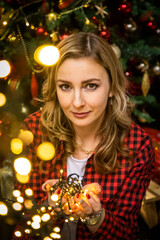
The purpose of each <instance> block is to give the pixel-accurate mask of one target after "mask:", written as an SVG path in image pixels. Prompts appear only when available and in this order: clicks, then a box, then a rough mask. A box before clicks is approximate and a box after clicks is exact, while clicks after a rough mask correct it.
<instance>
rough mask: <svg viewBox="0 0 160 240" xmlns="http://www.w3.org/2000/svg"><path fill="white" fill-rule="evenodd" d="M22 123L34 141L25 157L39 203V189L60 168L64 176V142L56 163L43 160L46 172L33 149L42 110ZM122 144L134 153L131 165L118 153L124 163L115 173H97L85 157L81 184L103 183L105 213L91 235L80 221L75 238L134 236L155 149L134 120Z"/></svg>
mask: <svg viewBox="0 0 160 240" xmlns="http://www.w3.org/2000/svg"><path fill="white" fill-rule="evenodd" d="M24 124H25V128H27V129H28V130H30V131H32V133H33V134H34V140H33V143H32V144H31V145H30V146H29V149H28V158H29V159H30V160H31V161H32V172H31V177H30V181H29V183H28V185H29V187H30V188H32V189H33V191H34V197H35V199H36V200H37V202H41V201H43V200H44V199H46V198H47V196H46V193H44V192H43V191H42V188H41V186H42V184H43V183H44V182H45V181H46V180H48V179H57V178H59V176H60V169H63V170H64V179H66V178H67V171H66V170H67V169H66V168H67V167H66V163H63V162H62V161H61V156H62V154H63V152H64V149H63V144H60V151H59V154H58V156H57V161H56V163H55V159H53V160H51V161H47V162H44V168H45V172H41V170H40V168H39V159H38V158H37V156H36V149H37V147H38V145H39V144H40V143H41V142H42V134H41V113H40V112H36V113H33V114H31V115H30V116H29V117H28V118H26V119H25V121H24ZM60 143H62V142H60ZM125 144H126V145H127V146H128V147H129V148H131V149H133V150H134V151H135V153H136V155H135V158H134V163H133V165H132V166H131V165H130V164H129V163H128V160H127V159H125V158H122V157H121V156H119V155H118V161H119V162H120V163H122V164H123V167H122V168H120V169H117V170H116V171H115V172H114V173H110V174H99V173H98V172H97V171H96V169H95V168H94V166H93V155H92V156H91V157H90V158H89V159H88V161H87V165H86V169H85V174H84V177H83V185H86V184H89V183H93V182H97V183H99V184H100V185H101V186H102V192H101V196H100V199H101V203H102V205H103V207H104V209H105V211H106V215H105V219H104V221H103V223H102V225H101V226H100V228H99V229H98V231H97V232H96V233H94V234H92V233H90V232H89V230H88V229H87V227H86V226H85V225H84V224H82V223H81V222H80V221H79V222H78V226H77V236H76V239H77V240H82V239H83V240H92V239H98V240H102V239H103V240H104V239H105V240H106V239H111V240H118V239H129V240H131V239H135V235H136V232H137V230H138V225H137V218H138V215H139V212H140V208H141V202H142V199H143V197H144V194H145V191H146V189H147V187H148V185H149V181H150V179H151V176H152V173H153V169H154V149H153V147H152V144H151V140H150V138H149V137H148V135H147V134H146V133H145V132H144V131H143V130H142V129H141V128H140V127H139V126H138V125H136V124H135V123H132V124H131V127H130V132H129V134H128V136H127V137H126V138H125ZM54 163H55V164H54ZM22 187H23V189H25V188H26V187H27V186H26V185H25V184H23V185H22ZM23 239H25V238H24V237H23Z"/></svg>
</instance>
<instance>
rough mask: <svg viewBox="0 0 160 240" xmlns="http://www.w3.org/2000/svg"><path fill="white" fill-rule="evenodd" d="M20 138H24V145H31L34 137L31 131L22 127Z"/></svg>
mask: <svg viewBox="0 0 160 240" xmlns="http://www.w3.org/2000/svg"><path fill="white" fill-rule="evenodd" d="M18 138H20V139H21V140H22V142H23V144H24V145H30V144H31V143H32V142H33V138H34V137H33V133H32V132H31V131H29V130H23V129H21V130H20V133H19V135H18Z"/></svg>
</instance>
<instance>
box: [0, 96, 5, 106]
mask: <svg viewBox="0 0 160 240" xmlns="http://www.w3.org/2000/svg"><path fill="white" fill-rule="evenodd" d="M5 103H6V96H5V95H4V94H3V93H0V107H2V106H4V105H5Z"/></svg>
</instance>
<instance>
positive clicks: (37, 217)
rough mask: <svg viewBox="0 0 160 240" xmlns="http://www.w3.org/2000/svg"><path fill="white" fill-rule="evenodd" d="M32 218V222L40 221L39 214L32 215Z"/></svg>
mask: <svg viewBox="0 0 160 240" xmlns="http://www.w3.org/2000/svg"><path fill="white" fill-rule="evenodd" d="M32 219H33V221H34V222H39V223H40V222H41V217H40V216H39V215H34V216H33V217H32Z"/></svg>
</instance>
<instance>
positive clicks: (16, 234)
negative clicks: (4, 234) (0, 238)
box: [14, 231, 22, 237]
mask: <svg viewBox="0 0 160 240" xmlns="http://www.w3.org/2000/svg"><path fill="white" fill-rule="evenodd" d="M14 235H15V236H16V237H21V236H22V233H21V232H20V231H16V232H14Z"/></svg>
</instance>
